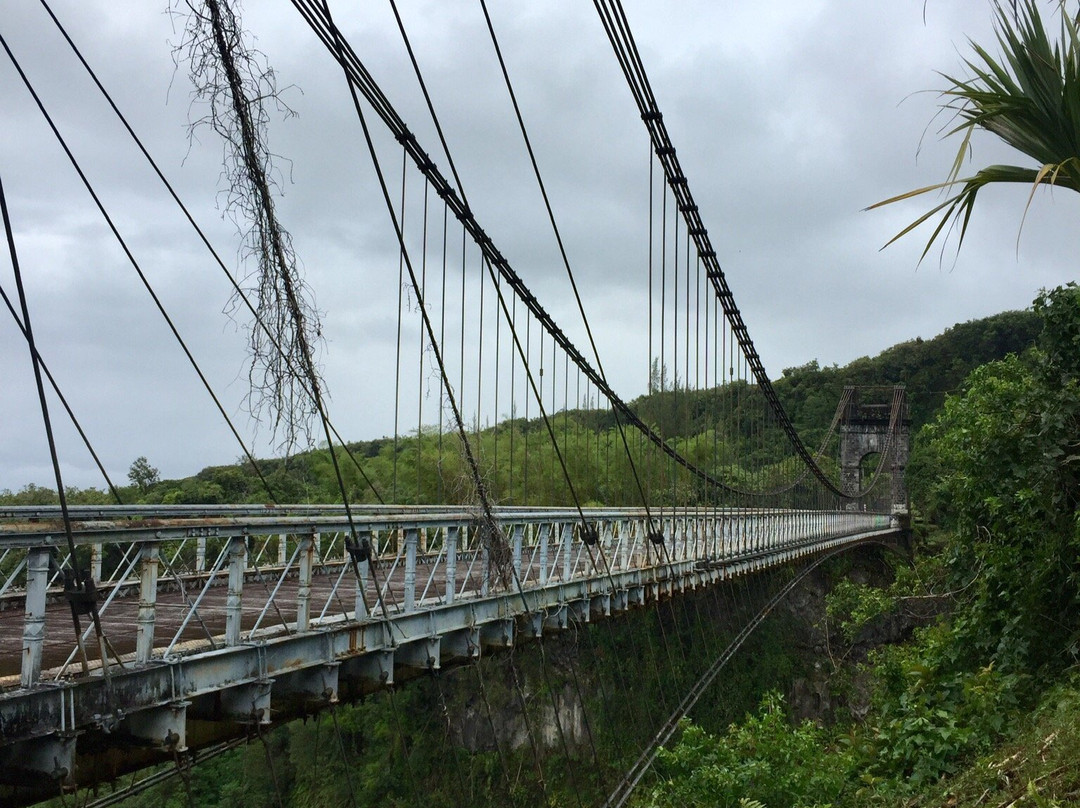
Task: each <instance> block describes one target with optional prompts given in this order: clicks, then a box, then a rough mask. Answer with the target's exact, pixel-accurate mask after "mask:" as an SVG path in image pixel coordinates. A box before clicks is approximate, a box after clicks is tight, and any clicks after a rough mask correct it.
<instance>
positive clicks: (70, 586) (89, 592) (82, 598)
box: [64, 569, 97, 614]
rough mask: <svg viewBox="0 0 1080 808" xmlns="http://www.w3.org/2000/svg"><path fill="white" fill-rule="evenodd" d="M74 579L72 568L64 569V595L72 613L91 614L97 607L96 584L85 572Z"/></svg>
mask: <svg viewBox="0 0 1080 808" xmlns="http://www.w3.org/2000/svg"><path fill="white" fill-rule="evenodd" d="M79 579H80V580H78V581H76V577H75V572H74V571H73V570H68V569H66V570H64V597H65V598H66V599H67V602H68V603H69V604H71V611H72V613H73V614H93V613H94V611H95V609H96V608H97V586H95V585H94V579H93V578H91V577H90V576H89V575H87V574H83V575H80V576H79Z"/></svg>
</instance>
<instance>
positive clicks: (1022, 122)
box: [871, 0, 1080, 260]
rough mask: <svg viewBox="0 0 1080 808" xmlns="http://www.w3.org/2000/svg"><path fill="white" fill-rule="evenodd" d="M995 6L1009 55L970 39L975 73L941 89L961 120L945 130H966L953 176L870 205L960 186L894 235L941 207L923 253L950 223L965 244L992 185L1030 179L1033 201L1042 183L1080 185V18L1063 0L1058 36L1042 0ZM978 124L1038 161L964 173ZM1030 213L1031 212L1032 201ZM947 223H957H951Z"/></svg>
mask: <svg viewBox="0 0 1080 808" xmlns="http://www.w3.org/2000/svg"><path fill="white" fill-rule="evenodd" d="M994 6H995V9H996V12H997V22H996V24H995V28H996V30H997V38H998V42H999V44H1000V45H1001V48H1002V51H1003V56H1002V57H1001V58H999V59H995V58H994V57H993V56H991V55H990V54H989V53H988V52H987V51H986V49H984V48H983V47H982V46H980V45H979V44H977V43H975V42H971V47H972V49H973V50H974V51H975V55H974V57H972V58H971V59H966V60H965V64H966V65H967V67H968V69H969V70H970V71H971V75H970V76H968V77H967V78H961V79H957V78H953V77H952V76H948V75H946V74H942V76H943V77H944V78H945V79H946V80H948V81H949V82H951V84H952V86H951V87H949V88H948V89H946V90H944V91H943V92H942V95H943V96H944V97H945V98H946V99H947V100H946V101H945V103H944V104H943V105H942V108H943V110H944V111H946V112H947V113H950V114H952V115H953V116H955V118H956V119H957V120H958V121H959V122H958V123H957V124H956V126H954V127H953V128H952V129H951V130H949V131H948V132H947V133H946V137H948V136H951V135H957V134H959V135H962V136H963V138H962V140H961V143H960V148H959V150H958V152H957V155H956V159H955V161H954V162H953V166H952V170H951V171H950V172H949V175H948V178H947V179H946V180H945V182H942V183H938V184H936V185H930V186H927V187H925V188H917V189H915V190H913V191H908V192H907V193H904V194H901V195H899V196H894V197H892V198H891V199H886V200H884V201H882V202H878V203H877V204H875V205H871V209H872V208H877V207H880V206H882V205H888V204H891V203H893V202H899V201H900V200H903V199H909V198H911V197H914V196H919V195H920V194H924V193H928V192H930V191H936V190H941V189H945V188H947V189H952V188H954V187H955V186H957V185H959V186H960V190H959V191H958V192H957V193H955V194H954V195H952V196H950V197H949V198H948V199H946V200H945V201H944V202H942V203H941V204H940V205H937V206H936V207H934V208H932V209H930V210H929V211H927V212H926V213H924V214H923V215H922V216H920V217H919V218H918V219H916V220H915V221H914V222H912V223H911V224H909V225H908V226H907V227H905V228H904V229H903V230H901V231H900V232H899V233H897V234H896V235H895V236H894V237H893V238H892V239H890V240H889V242H888V243H889V244H892V243H893V242H894V241H896V240H897V239H899V238H900V237H901V236H904V235H906V234H908V233H909V232H911V231H912V230H914V229H915V228H916V227H918V226H919V225H921V224H923V223H924V222H926V221H928V220H929V219H932V218H933V217H934V216H936V215H937V214H938V213H941V218H940V220H939V221H938V223H937V226H936V227H935V228H934V231H933V232H932V233H931V234H930V239H929V240H928V241H927V242H926V248H925V249H924V250H923V253H922V256H921V257H925V256H926V253H927V252H929V251H930V247H931V246H932V245H933V243H934V241H935V240H936V239H937V237H938V236H939V235H940V234H941V233H942V231H943V230H945V232H946V234H948V233H950V232H952V229H953V228H955V227H957V226H958V227H959V231H960V232H959V241H958V244H957V249H959V246H960V244H962V243H963V240H964V234H965V232H966V231H967V225H968V222H969V221H970V219H971V212H972V209H973V208H974V205H975V199H976V197H977V196H978V194H979V191H980V190H982V189H983V187H985V186H987V185H995V184H1000V183H1016V182H1019V183H1026V184H1030V185H1031V194H1030V195H1029V196H1028V206H1030V204H1031V199H1032V198H1033V197H1034V195H1035V191H1036V189H1037V188H1038V187H1039V186H1040V185H1057V186H1059V187H1063V188H1069V189H1070V190H1073V191H1080V35H1078V26H1077V20H1076V19H1074V18H1072V17H1071V16H1070V15H1069V13H1068V11H1067V10H1066V8H1065V2H1064V0H1059V2H1058V15H1059V17H1060V19H1061V33H1060V37H1059V39H1058V40H1057V41H1055V40H1052V39H1051V37H1050V36H1049V35H1048V34H1047V33H1046V29H1045V27H1044V26H1043V21H1042V18H1041V16H1040V15H1039V9H1038V6H1037V4H1036V0H1021V2H1014V3H1011V4H1010V8H1009V10H1006V9H1005V8H1003V7H1002V6H1001V4H1000V3H998V2H997V0H995V2H994ZM979 129H984V130H986V131H988V132H991V133H993V134H994V135H997V136H998V137H999V138H1001V139H1002V140H1003V141H1005V142H1006V143H1007V144H1009V145H1010V146H1012V147H1013V148H1014V149H1017V150H1018V151H1020V152H1022V153H1023V154H1025V155H1027V156H1028V157H1031V158H1032V159H1033V160H1034V161H1035V163H1036V166H1035V167H1030V166H1029V167H1024V166H1013V165H991V166H987V167H986V168H983V169H981V170H980V171H978V172H976V173H975V174H974V175H973V176H970V177H967V178H964V179H960V178H959V174H960V169H961V167H962V165H963V162H964V157H965V155H966V154H967V153H968V150H969V146H970V143H971V137H972V135H973V133H974V132H976V131H977V130H979ZM1024 213H1025V214H1026V213H1027V206H1025V209H1024ZM950 223H951V224H950ZM947 224H949V225H950V226H949V228H948V229H946V225H947ZM1021 226H1022V220H1021ZM886 246H888V245H886ZM920 260H921V259H920Z"/></svg>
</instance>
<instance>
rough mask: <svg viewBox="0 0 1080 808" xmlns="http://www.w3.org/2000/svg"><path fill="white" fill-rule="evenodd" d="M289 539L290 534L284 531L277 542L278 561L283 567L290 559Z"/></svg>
mask: <svg viewBox="0 0 1080 808" xmlns="http://www.w3.org/2000/svg"><path fill="white" fill-rule="evenodd" d="M288 539H289V536H288V534H287V533H282V534H281V535H279V536H278V540H277V542H278V543H277V563H278V564H279V565H280V566H282V567H283V566H285V562H286V561H288V560H289V554H288V549H289V547H288V545H289V542H288Z"/></svg>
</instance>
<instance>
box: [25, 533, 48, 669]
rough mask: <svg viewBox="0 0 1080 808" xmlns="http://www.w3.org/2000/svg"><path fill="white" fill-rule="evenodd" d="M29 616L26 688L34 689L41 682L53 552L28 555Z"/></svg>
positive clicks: (42, 549)
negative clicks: (50, 553) (47, 596)
mask: <svg viewBox="0 0 1080 808" xmlns="http://www.w3.org/2000/svg"><path fill="white" fill-rule="evenodd" d="M27 554H28V555H27V561H26V606H25V609H26V612H25V615H24V616H23V658H22V677H21V681H20V684H21V685H22V686H23V687H33V686H34V685H36V684H37V683H38V680H39V679H40V678H41V652H42V649H43V647H44V645H45V591H46V589H48V586H49V549H48V548H47V547H34V548H32V549H30V550H28V551H27Z"/></svg>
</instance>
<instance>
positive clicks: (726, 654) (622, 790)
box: [603, 545, 850, 808]
mask: <svg viewBox="0 0 1080 808" xmlns="http://www.w3.org/2000/svg"><path fill="white" fill-rule="evenodd" d="M849 549H850V545H849V546H847V547H842V548H840V549H837V550H833V551H832V552H829V553H825V554H824V555H821V556H819V557H818V558H815V559H814V560H813V561H812V562H810V563H809V564H808V565H807V566H806V567H804V568H803V569H801V570H800V571H799V572H798V573H796V575H795V577H794V578H792V579H791V580H790V581H788V582H787V584H786V585H785V586H784V587H783V589H781V590H780V591H779V592H778V593H777V594H776V595H774V596H773V598H772V599H771V600H770V601H769V602H768V603H767V604H765V606H763V607H762V608H761V609H760V610H759V611H758V612H757V614H755V615H754V617H753V618H752V619H751V620H750V621H749V622H748V623H747V624H746V625H744V626H743V628H742V629H741V630H740V631H739V633H738V634H736V635H735V638H734V639H733V640H732V641H731V642H730V643H729V644H728V646H727V648H725V649H724V651H723V652H722V653H721V654H720V656H718V657H717V658H716V660H715V661H714V662H713V663H712V665H710V666H709V668H708V670H706V671H705V673H703V674H702V675H701V677H700V678H699V679H698V681H697V682H696V683H695V684H694V686H693V687H691V688H690V690H689V692H687V694H686V695H685V696H684V697H683V699H682V701H681V702H680V703H679V705H678V706H677V707H676V708H675V709H674V710H673V711H672V713H671V715H670V716H668V719H667V721H665V722H664V725H663V726H662V727H661V728H660V729H659V731H658V732H657V733H656V735H655V736H654V737H653V739H652V740H651V741H650V742H649V745H648V746H647V748H646V749H645V751H644V752H642V753H641V755H640V756H639V757H638V759H637V760H636V761H635V762H634V765H633V766H632V767H631V768H630V771H628V772H627V773H626V774H625V775H624V776H623V779H622V780H621V781H620V783H619V785H618V786H616V788H615V791H613V792H612V793H611V795H610V796H609V797H608V798H607V800H605V802H604V805H603V808H621V806H623V805H625V804H626V802H627V800H629V799H630V795H631V794H632V793H633V791H634V788H635V787H636V786H637V784H638V783H639V782H640V781H641V778H642V777H644V776H645V773H646V772H647V771H648V770H649V768H650V767H651V766H652V764H653V762H654V761H655V760H656V756H657V753H658V752H659V750H660V747H662V746H663V745H664V744H666V743H667V742H668V741H669V740H671V737H672V736H673V735H674V734H675V731H676V730H677V729H678V728H679V722H680V721H682V719H683V718H685V717H686V714H687V713H688V712H690V710H691V709H692V708H693V707H694V705H695V704H697V702H698V700H699V699H700V698H701V696H702V695H703V694H704V693H705V691H706V690H707V689H708V687H709V685H711V684H712V682H713V680H714V679H716V677H717V675H718V674H719V673H720V671H721V670H723V668H724V666H725V665H727V663H728V662H729V661H730V660H731V658H732V657H733V656H734V655H735V653H736V652H737V651H738V650H739V648H741V647H742V645H743V643H744V642H746V640H747V638H748V637H749V636H750V635H751V634H753V632H754V631H755V630H756V629H757V628H758V626H760V625H761V624H762V623H763V622H764V621H765V618H766V617H768V616H769V614H770V613H771V612H772V610H773V609H775V608H776V607H777V606H778V605H779V604H780V603H781V602H782V601H783V600H784V598H786V597H787V596H788V594H790V593H791V591H792V590H793V589H794V588H795V587H796V586H798V585H799V584H800V583H801V582H802V581H803V579H804V578H806V576H807V575H809V574H810V573H811V572H813V571H814V570H815V569H817V568H818V567H819V566H821V565H822V564H823V563H825V562H826V561H828V560H829V559H831V558H833V557H834V556H837V555H839V554H840V553H843V552H846V551H847V550H849Z"/></svg>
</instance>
